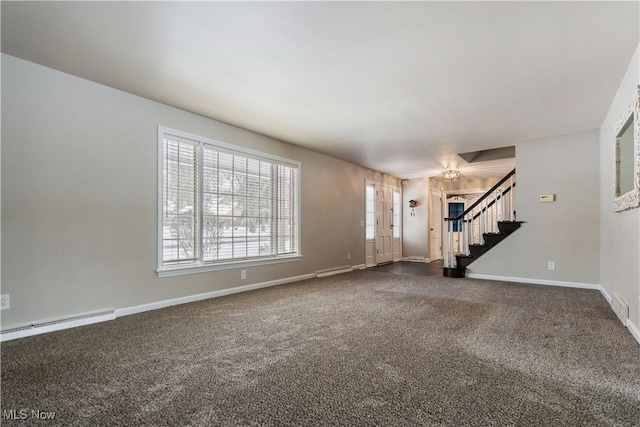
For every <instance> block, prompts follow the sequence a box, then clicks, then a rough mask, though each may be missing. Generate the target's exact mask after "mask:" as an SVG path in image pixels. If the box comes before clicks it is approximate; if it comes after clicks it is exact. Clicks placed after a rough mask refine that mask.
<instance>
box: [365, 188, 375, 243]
mask: <svg viewBox="0 0 640 427" xmlns="http://www.w3.org/2000/svg"><path fill="white" fill-rule="evenodd" d="M375 208H376V186H375V185H374V184H366V186H365V224H366V228H365V234H366V236H365V238H366V239H367V240H374V239H375V238H376V209H375Z"/></svg>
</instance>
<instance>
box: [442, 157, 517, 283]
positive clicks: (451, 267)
mask: <svg viewBox="0 0 640 427" xmlns="http://www.w3.org/2000/svg"><path fill="white" fill-rule="evenodd" d="M515 190H516V170H515V169H514V170H512V171H511V172H509V173H508V174H507V175H506V176H505V177H504V178H502V179H501V180H500V181H499V182H498V183H497V184H496V185H494V186H493V187H492V188H491V189H490V190H489V191H487V192H486V193H485V194H484V195H483V196H482V197H481V198H480V199H478V200H477V201H476V202H475V203H473V204H472V205H471V206H469V207H468V208H467V210H465V211H464V212H463V213H462V214H460V215H459V216H457V217H455V218H445V219H444V223H445V227H444V230H445V233H444V244H443V255H444V268H443V275H444V276H445V277H464V276H465V270H466V268H467V266H468V265H469V264H471V263H472V262H473V261H475V260H476V259H478V258H480V257H481V256H482V255H484V254H485V253H487V252H488V251H489V250H490V249H491V248H492V247H494V246H495V245H497V244H498V243H500V242H501V241H502V240H504V239H505V238H506V237H507V236H508V235H509V234H511V233H513V232H514V231H516V230H517V229H518V228H520V225H521V224H522V221H516V210H515V206H516V205H515V203H516V197H515V196H516V191H515Z"/></svg>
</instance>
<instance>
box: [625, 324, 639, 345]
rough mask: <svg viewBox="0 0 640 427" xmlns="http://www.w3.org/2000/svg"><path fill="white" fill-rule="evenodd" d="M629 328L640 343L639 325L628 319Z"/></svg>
mask: <svg viewBox="0 0 640 427" xmlns="http://www.w3.org/2000/svg"><path fill="white" fill-rule="evenodd" d="M627 329H629V332H631V335H633V337H634V338H635V339H636V341H638V344H640V329H638V327H637V326H636V325H634V324H633V322H632V321H631V320H630V319H627Z"/></svg>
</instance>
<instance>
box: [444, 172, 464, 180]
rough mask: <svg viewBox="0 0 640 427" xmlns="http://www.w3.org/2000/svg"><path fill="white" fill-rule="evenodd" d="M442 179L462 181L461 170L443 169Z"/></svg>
mask: <svg viewBox="0 0 640 427" xmlns="http://www.w3.org/2000/svg"><path fill="white" fill-rule="evenodd" d="M442 180H443V181H460V170H459V169H447V170H444V171H442Z"/></svg>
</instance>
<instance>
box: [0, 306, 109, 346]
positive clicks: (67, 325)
mask: <svg viewBox="0 0 640 427" xmlns="http://www.w3.org/2000/svg"><path fill="white" fill-rule="evenodd" d="M115 318H116V315H115V312H114V310H113V309H110V310H106V311H101V312H96V313H86V314H79V315H76V316H73V317H71V318H69V317H67V318H56V319H52V320H43V321H41V322H38V323H29V324H25V325H21V326H15V327H11V328H9V329H6V330H5V331H2V333H1V334H0V342H4V341H9V340H15V339H17V338H25V337H31V336H34V335H40V334H45V333H48V332H55V331H61V330H63V329H71V328H76V327H78V326H86V325H91V324H93V323H101V322H106V321H108V320H114V319H115Z"/></svg>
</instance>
